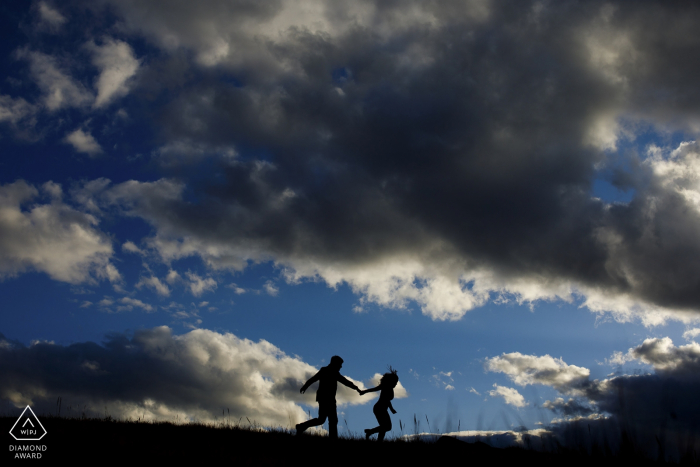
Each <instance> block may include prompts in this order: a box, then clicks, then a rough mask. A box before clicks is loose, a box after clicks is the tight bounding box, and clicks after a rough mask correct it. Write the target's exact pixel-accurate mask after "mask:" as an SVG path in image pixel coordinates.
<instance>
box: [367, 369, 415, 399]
mask: <svg viewBox="0 0 700 467" xmlns="http://www.w3.org/2000/svg"><path fill="white" fill-rule="evenodd" d="M382 376H383V375H380V374H379V373H375V374H374V376H372V378H371V379H370V380H369V387H373V388H376V387H377V386H379V383H380V381H381V379H382ZM370 394H371V395H369V394H368V395H364V396H362V397H368V396H369V397H370V398H373V397H374V396H376V397H379V394H378V393H370ZM408 396H409V394H408V391H407V390H406V388H405V387H404V386H403V384H401V381H399V383H398V384H397V385H396V387H395V388H394V398H395V399H404V398H406V397H408Z"/></svg>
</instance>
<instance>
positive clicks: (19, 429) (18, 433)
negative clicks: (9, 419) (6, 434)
mask: <svg viewBox="0 0 700 467" xmlns="http://www.w3.org/2000/svg"><path fill="white" fill-rule="evenodd" d="M10 434H11V435H12V437H13V438H14V439H16V440H17V441H39V440H40V439H41V438H43V437H44V435H46V429H45V428H44V426H43V425H42V424H41V422H40V421H39V419H38V418H37V416H36V415H34V412H33V411H32V409H31V408H30V407H29V406H27V408H26V409H24V411H23V412H22V415H20V416H19V418H18V419H17V421H16V422H15V424H14V425H12V429H11V430H10Z"/></svg>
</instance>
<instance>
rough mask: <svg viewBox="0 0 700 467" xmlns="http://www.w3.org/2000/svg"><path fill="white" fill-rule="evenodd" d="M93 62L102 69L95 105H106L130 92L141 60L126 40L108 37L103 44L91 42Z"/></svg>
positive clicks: (98, 106)
mask: <svg viewBox="0 0 700 467" xmlns="http://www.w3.org/2000/svg"><path fill="white" fill-rule="evenodd" d="M88 49H89V50H91V51H92V54H93V57H92V62H93V64H94V65H95V66H96V67H97V68H98V69H99V70H100V76H99V77H98V78H97V82H96V83H95V87H96V88H97V97H96V98H95V102H94V104H93V106H94V107H95V108H100V107H104V106H106V105H108V104H110V103H111V102H113V101H114V100H115V99H117V98H119V97H123V96H125V95H126V94H128V92H129V81H130V80H131V78H132V77H133V76H134V75H135V74H136V72H137V71H138V69H139V65H140V62H139V60H137V59H136V57H134V52H133V50H132V49H131V46H129V44H127V43H126V42H123V41H120V40H116V39H110V38H107V39H105V41H104V44H103V45H96V44H95V43H93V42H91V43H89V44H88Z"/></svg>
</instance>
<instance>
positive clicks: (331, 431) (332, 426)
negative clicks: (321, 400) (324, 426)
mask: <svg viewBox="0 0 700 467" xmlns="http://www.w3.org/2000/svg"><path fill="white" fill-rule="evenodd" d="M326 414H327V415H328V436H329V437H330V438H331V439H338V411H337V409H336V407H335V401H333V403H331V404H328V408H327V412H326Z"/></svg>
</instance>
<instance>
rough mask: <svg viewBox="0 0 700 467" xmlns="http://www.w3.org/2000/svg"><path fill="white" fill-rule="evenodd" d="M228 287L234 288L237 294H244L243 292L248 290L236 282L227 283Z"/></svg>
mask: <svg viewBox="0 0 700 467" xmlns="http://www.w3.org/2000/svg"><path fill="white" fill-rule="evenodd" d="M226 287H227V288H229V289H233V293H235V294H236V295H243V294H244V293H245V292H246V290H245V289H244V288H242V287H238V286H237V285H236V284H234V283H230V284H229V285H227V286H226Z"/></svg>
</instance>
